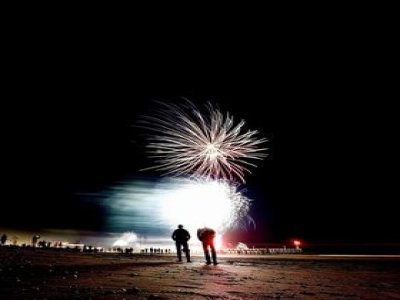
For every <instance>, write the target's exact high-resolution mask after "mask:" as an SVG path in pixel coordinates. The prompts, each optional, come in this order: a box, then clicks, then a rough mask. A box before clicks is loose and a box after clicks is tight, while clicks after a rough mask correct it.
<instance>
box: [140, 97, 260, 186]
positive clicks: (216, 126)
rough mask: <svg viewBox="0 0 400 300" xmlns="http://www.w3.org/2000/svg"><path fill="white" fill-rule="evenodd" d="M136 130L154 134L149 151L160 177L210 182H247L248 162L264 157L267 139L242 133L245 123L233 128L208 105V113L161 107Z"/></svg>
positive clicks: (228, 118) (227, 118) (231, 122)
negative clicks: (211, 180)
mask: <svg viewBox="0 0 400 300" xmlns="http://www.w3.org/2000/svg"><path fill="white" fill-rule="evenodd" d="M140 125H141V126H143V127H145V128H146V129H148V130H150V131H152V132H153V133H154V134H153V135H151V136H150V137H149V138H148V140H149V143H148V145H147V149H148V154H149V156H150V157H151V158H153V159H154V162H155V164H156V165H155V166H153V167H150V168H147V169H155V170H159V171H161V172H163V174H164V175H176V176H179V175H188V174H189V175H193V176H203V177H207V178H214V179H226V180H230V181H235V179H236V178H238V179H239V180H240V181H241V182H243V183H244V182H245V180H244V175H245V174H246V173H251V172H250V170H249V167H256V165H255V164H253V163H251V162H249V161H251V160H261V159H263V158H264V157H266V156H267V155H266V154H265V153H263V151H264V150H266V148H261V147H260V145H261V144H263V143H265V142H266V141H267V139H265V138H256V135H257V134H258V131H257V130H248V131H246V132H244V130H243V127H244V125H245V121H243V120H241V121H240V122H239V123H236V124H235V122H234V119H233V117H232V116H231V115H230V114H229V113H226V115H223V114H222V113H221V112H220V110H219V109H216V108H214V107H213V106H212V105H211V104H210V103H209V104H208V105H207V106H206V113H205V114H202V113H201V112H200V110H199V109H198V108H197V107H196V106H195V105H194V104H193V103H191V102H190V101H186V103H185V104H182V105H178V104H166V103H161V109H160V110H159V111H157V112H155V114H154V115H152V116H144V117H143V119H142V120H141V121H140Z"/></svg>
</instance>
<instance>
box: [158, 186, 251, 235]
mask: <svg viewBox="0 0 400 300" xmlns="http://www.w3.org/2000/svg"><path fill="white" fill-rule="evenodd" d="M182 183H183V184H182V185H179V186H177V188H176V189H174V190H173V191H170V192H169V193H167V194H165V195H164V196H163V199H162V201H160V204H161V205H160V216H161V218H162V219H163V223H167V224H171V226H173V227H175V226H176V225H177V224H183V225H184V226H185V227H186V228H187V229H189V230H190V231H191V232H196V230H197V229H198V228H200V227H204V226H207V227H210V228H213V229H214V230H216V231H217V232H218V233H220V234H222V233H223V232H225V231H226V230H227V229H230V228H235V227H239V226H241V225H242V224H243V221H246V220H247V221H252V219H251V218H250V217H249V216H248V211H249V209H250V199H248V198H247V197H245V196H243V195H242V194H241V193H240V192H238V191H237V187H236V186H234V185H231V184H228V183H227V182H225V181H215V180H207V179H197V180H182Z"/></svg>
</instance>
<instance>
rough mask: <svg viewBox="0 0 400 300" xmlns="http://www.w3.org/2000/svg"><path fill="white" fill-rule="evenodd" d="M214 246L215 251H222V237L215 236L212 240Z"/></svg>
mask: <svg viewBox="0 0 400 300" xmlns="http://www.w3.org/2000/svg"><path fill="white" fill-rule="evenodd" d="M214 246H215V249H217V250H221V249H222V246H223V242H222V235H220V234H217V236H216V237H215V239H214Z"/></svg>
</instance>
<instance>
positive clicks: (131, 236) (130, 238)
mask: <svg viewBox="0 0 400 300" xmlns="http://www.w3.org/2000/svg"><path fill="white" fill-rule="evenodd" d="M137 240H138V237H137V235H136V234H135V233H133V232H125V233H124V234H122V236H121V237H120V238H118V240H116V241H115V242H114V244H113V247H127V246H133V244H134V243H135V242H137Z"/></svg>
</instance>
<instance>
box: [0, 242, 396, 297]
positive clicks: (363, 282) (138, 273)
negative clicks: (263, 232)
mask: <svg viewBox="0 0 400 300" xmlns="http://www.w3.org/2000/svg"><path fill="white" fill-rule="evenodd" d="M0 299H400V258H399V257H354V256H351V257H346V256H317V255H286V256H285V255H277V256H271V255H264V256H247V255H242V256H239V255H219V264H218V265H217V266H213V265H211V266H207V265H205V264H204V259H203V257H201V256H194V257H193V262H192V263H177V262H176V258H175V256H173V255H144V254H143V255H139V254H138V255H132V256H124V255H119V254H108V253H97V254H94V253H76V252H68V251H65V250H52V249H49V250H40V249H22V248H16V249H12V248H8V247H0Z"/></svg>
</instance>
